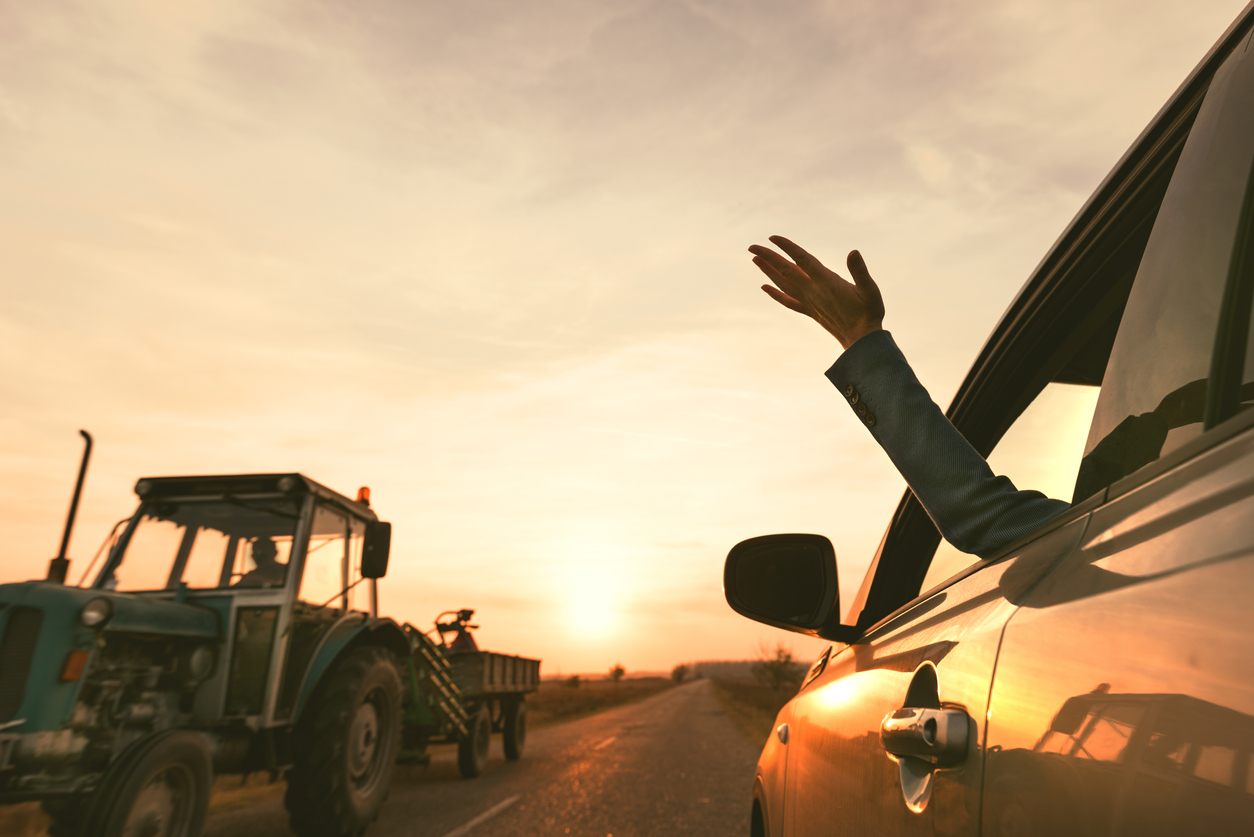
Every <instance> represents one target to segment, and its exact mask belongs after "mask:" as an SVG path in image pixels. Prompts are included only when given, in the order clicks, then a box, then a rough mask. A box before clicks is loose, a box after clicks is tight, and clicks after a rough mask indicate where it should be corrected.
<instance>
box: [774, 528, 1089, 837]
mask: <svg viewBox="0 0 1254 837" xmlns="http://www.w3.org/2000/svg"><path fill="white" fill-rule="evenodd" d="M1084 522H1085V516H1084V514H1083V512H1082V510H1081V512H1080V513H1079V515H1078V516H1077V515H1075V514H1067V515H1064V517H1063V518H1062V519H1059V520H1058V521H1057V522H1056V524H1055V525H1050V526H1047V527H1045V529H1044V530H1043V531H1042V532H1040V533H1039V535H1038V537H1036V538H1035V539H1034V540H1033V541H1032V542H1031V543H1028V544H1025V545H1024V546H1022V547H1020V548H1018V549H1013V550H1011V551H1010V553H1009V554H1007V555H1006V556H1005V557H1003V558H1001V559H1000V560H996V561H993V562H991V563H990V564H988V565H987V566H980V567H976V568H974V569H975V570H976V571H974V572H970V573H969V574H967V575H965V577H962V578H959V579H957V580H955V581H953V582H952V583H950V584H948V585H946V586H944V588H943V589H941V590H938V591H936V592H934V593H932V594H931V595H928V596H924V597H922V598H921V599H919V600H918V601H916V602H914V603H912V604H911V605H910V606H908V607H907V608H906V609H904V610H903V611H902V612H901V613H900V614H898V615H896V616H893V617H891V618H889V619H888V620H885V621H884V622H883V623H881V624H880V625H878V626H877V627H875V628H874V629H873V630H872V631H871V632H869V633H868V634H867V635H866V636H865V637H864V638H863V639H861V640H859V641H858V642H856V643H854V644H853V645H850V646H846V647H845V648H843V649H842V650H841V651H840V652H839V653H837V654H835V655H834V656H833V657H832V659H831V660H830V661H829V662H828V664H827V667H826V669H825V670H824V672H823V673H822V674H820V675H819V677H818V678H816V679H815V681H814V682H812V683H811V684H810V685H808V686H807V688H806V689H805V691H804V692H803V693H802V695H801V696H800V697H799V698H798V699H797V700H796V702H795V705H794V707H793V710H792V723H791V725H790V728H791V730H792V734H791V735H790V743H789V753H788V759H789V762H788V770H787V788H788V791H787V797H788V798H787V801H786V804H785V808H786V811H787V813H786V816H785V819H786V822H787V826H788V828H787V833H789V834H792V835H795V837H812V836H813V835H831V834H877V835H899V834H900V835H905V834H929V835H930V834H954V835H966V834H971V835H974V834H976V833H978V824H979V801H980V778H981V759H980V748H979V744H980V732H981V729H982V726H983V724H982V721H983V718H984V717H985V713H986V711H987V700H988V693H989V686H990V684H991V682H992V677H993V669H994V663H995V661H996V659H997V645H998V640H999V639H1000V635H1001V630H1002V626H1003V625H1004V624H1005V622H1006V620H1007V619H1008V618H1009V616H1010V614H1011V613H1012V612H1013V610H1014V599H1015V596H1016V594H1017V593H1019V592H1022V591H1021V589H1020V588H1021V587H1023V586H1024V585H1029V586H1030V584H1031V582H1032V581H1033V580H1034V579H1035V578H1036V577H1037V576H1038V575H1039V574H1040V573H1042V572H1044V571H1045V570H1047V569H1048V568H1049V567H1050V566H1052V565H1053V564H1054V563H1055V562H1056V561H1057V560H1058V558H1059V557H1060V556H1063V555H1066V554H1067V553H1069V552H1070V551H1071V550H1072V549H1074V548H1075V546H1076V544H1077V542H1078V540H1079V537H1080V534H1081V533H1082V532H1083V529H1084ZM904 707H920V708H923V707H933V708H944V709H946V710H949V711H951V712H957V713H960V714H961V716H962V717H963V718H964V719H965V723H966V724H967V725H968V732H967V735H966V740H965V741H964V745H963V755H962V757H961V759H960V760H959V761H958V763H957V764H955V765H954V766H953V767H952V768H949V769H935V770H922V771H919V770H914V771H912V769H911V768H912V765H913V763H912V762H911V761H909V760H901V761H892V760H890V759H889V757H888V754H887V753H886V751H885V748H884V745H883V743H882V741H881V737H880V733H881V724H882V722H883V721H884V718H885V716H887V715H889V714H890V713H892V712H894V711H896V710H899V709H902V708H904Z"/></svg>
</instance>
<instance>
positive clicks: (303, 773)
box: [284, 646, 401, 837]
mask: <svg viewBox="0 0 1254 837" xmlns="http://www.w3.org/2000/svg"><path fill="white" fill-rule="evenodd" d="M400 740H401V679H400V676H399V675H398V674H397V672H396V664H395V663H394V662H393V661H392V656H391V654H389V653H388V652H387V651H386V650H384V649H382V648H377V647H373V646H367V647H364V648H358V649H356V650H354V651H351V652H349V653H348V654H347V655H346V656H345V657H344V659H343V660H341V661H340V662H339V663H338V664H337V665H336V666H335V667H334V668H333V669H332V670H331V671H330V672H329V673H328V674H327V675H326V676H325V677H324V678H323V680H322V682H321V683H319V684H318V687H317V689H316V690H315V691H314V695H313V697H312V698H311V699H310V701H309V704H308V705H307V706H306V707H305V709H304V711H303V712H302V713H301V717H300V720H299V721H298V722H297V724H296V729H295V731H294V735H293V736H292V756H293V760H292V769H291V770H290V771H288V776H287V795H286V796H285V797H284V803H285V804H286V805H287V812H288V818H289V824H290V825H291V828H292V831H294V832H296V833H297V834H299V835H300V837H352V835H358V834H361V833H362V832H363V831H365V829H366V827H367V826H368V825H370V823H372V822H374V820H375V819H376V818H377V817H378V816H379V810H380V809H381V808H382V807H383V800H384V799H386V798H387V793H388V785H389V783H390V782H391V779H392V768H393V766H394V765H395V763H396V754H397V751H398V749H399V747H400Z"/></svg>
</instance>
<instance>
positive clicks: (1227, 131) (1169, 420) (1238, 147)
mask: <svg viewBox="0 0 1254 837" xmlns="http://www.w3.org/2000/svg"><path fill="white" fill-rule="evenodd" d="M1252 72H1254V61H1249V60H1244V54H1243V51H1238V52H1237V53H1235V54H1234V55H1233V56H1232V57H1231V58H1230V59H1229V60H1228V61H1226V62H1225V63H1224V65H1223V66H1222V67H1221V68H1220V70H1219V71H1218V72H1217V73H1216V74H1215V78H1214V80H1213V81H1212V82H1211V85H1210V88H1209V89H1208V91H1207V93H1206V99H1205V101H1204V102H1203V104H1202V107H1201V110H1200V111H1199V112H1198V116H1197V119H1196V121H1195V122H1194V124H1193V128H1192V130H1191V131H1190V133H1189V138H1188V140H1187V141H1186V143H1185V146H1184V150H1183V151H1182V152H1181V155H1180V161H1179V163H1177V165H1176V169H1175V174H1174V175H1173V178H1172V182H1171V185H1170V186H1169V187H1168V189H1167V194H1166V195H1165V196H1164V198H1163V202H1162V206H1161V207H1160V208H1159V212H1158V217H1157V219H1156V220H1155V222H1154V229H1153V232H1152V233H1151V235H1150V239H1149V242H1148V243H1147V245H1146V247H1145V254H1144V256H1143V257H1142V259H1141V265H1140V268H1139V269H1138V271H1137V276H1136V281H1135V284H1134V285H1133V287H1132V293H1131V295H1130V296H1129V297H1128V304H1127V307H1126V308H1125V309H1124V314H1123V320H1122V322H1121V323H1120V326H1119V334H1118V336H1117V337H1116V338H1115V344H1114V347H1113V348H1112V350H1111V355H1110V362H1109V364H1108V365H1107V367H1106V374H1105V377H1104V378H1103V381H1102V395H1101V398H1100V399H1099V401H1098V404H1097V410H1096V412H1095V414H1094V417H1093V426H1092V429H1091V430H1090V432H1089V436H1088V442H1087V444H1086V445H1085V458H1084V463H1083V464H1082V466H1081V469H1080V477H1079V480H1078V481H1077V484H1076V492H1075V499H1076V500H1077V501H1078V500H1084V499H1086V498H1088V497H1089V496H1091V495H1092V494H1094V493H1096V492H1097V491H1100V490H1101V489H1102V488H1104V487H1105V486H1107V485H1110V484H1111V483H1112V482H1114V481H1115V480H1118V479H1120V478H1122V477H1124V476H1127V475H1128V474H1131V473H1133V472H1134V471H1136V470H1138V469H1139V468H1141V467H1142V466H1144V465H1146V464H1148V463H1150V462H1153V461H1154V460H1156V459H1158V458H1159V457H1160V456H1161V455H1163V454H1164V453H1168V452H1170V451H1172V450H1174V449H1175V448H1178V447H1179V446H1180V445H1182V444H1184V443H1185V442H1187V441H1189V440H1190V439H1192V438H1194V437H1196V436H1197V435H1199V434H1200V433H1201V432H1202V420H1203V415H1204V411H1205V405H1206V390H1207V381H1208V378H1209V375H1210V369H1211V355H1212V351H1213V348H1214V341H1215V333H1216V327H1217V325H1218V322H1219V313H1220V305H1221V302H1222V300H1223V295H1224V286H1225V284H1226V280H1227V277H1228V268H1229V262H1230V259H1231V256H1232V252H1233V245H1234V242H1235V240H1236V233H1237V226H1238V220H1239V218H1240V214H1241V204H1242V201H1243V199H1244V192H1245V184H1246V177H1245V173H1246V172H1248V171H1249V170H1250V157H1251V153H1252V151H1254V134H1252V132H1251V130H1250V125H1249V124H1247V123H1248V122H1249V121H1250V115H1249V113H1248V111H1249V110H1250V108H1249V104H1250V103H1249V102H1247V101H1245V99H1248V98H1249V97H1250V95H1251V85H1250V83H1249V80H1248V79H1247V78H1246V76H1248V75H1249V74H1250V73H1252Z"/></svg>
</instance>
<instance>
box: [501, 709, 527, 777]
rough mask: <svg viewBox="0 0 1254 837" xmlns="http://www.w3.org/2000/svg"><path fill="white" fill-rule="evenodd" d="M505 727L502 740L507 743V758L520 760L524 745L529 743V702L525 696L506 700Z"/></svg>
mask: <svg viewBox="0 0 1254 837" xmlns="http://www.w3.org/2000/svg"><path fill="white" fill-rule="evenodd" d="M504 709H505V729H504V731H503V734H502V736H501V737H502V740H503V743H504V744H505V758H507V759H509V760H510V761H518V760H519V759H520V758H522V754H523V747H524V746H525V745H526V743H527V704H525V703H523V697H522V696H521V695H519V696H518V697H517V698H514V699H512V700H507V701H506V702H505V706H504Z"/></svg>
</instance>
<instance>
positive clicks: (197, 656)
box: [187, 645, 213, 683]
mask: <svg viewBox="0 0 1254 837" xmlns="http://www.w3.org/2000/svg"><path fill="white" fill-rule="evenodd" d="M212 673H213V649H212V648H210V647H209V646H208V645H198V646H196V650H195V651H193V652H192V653H191V654H189V655H188V657H187V674H188V675H189V676H190V677H191V679H192V680H193V681H194V682H197V683H199V682H200V681H201V680H204V679H205V678H206V677H208V676H209V675H210V674H212Z"/></svg>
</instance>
